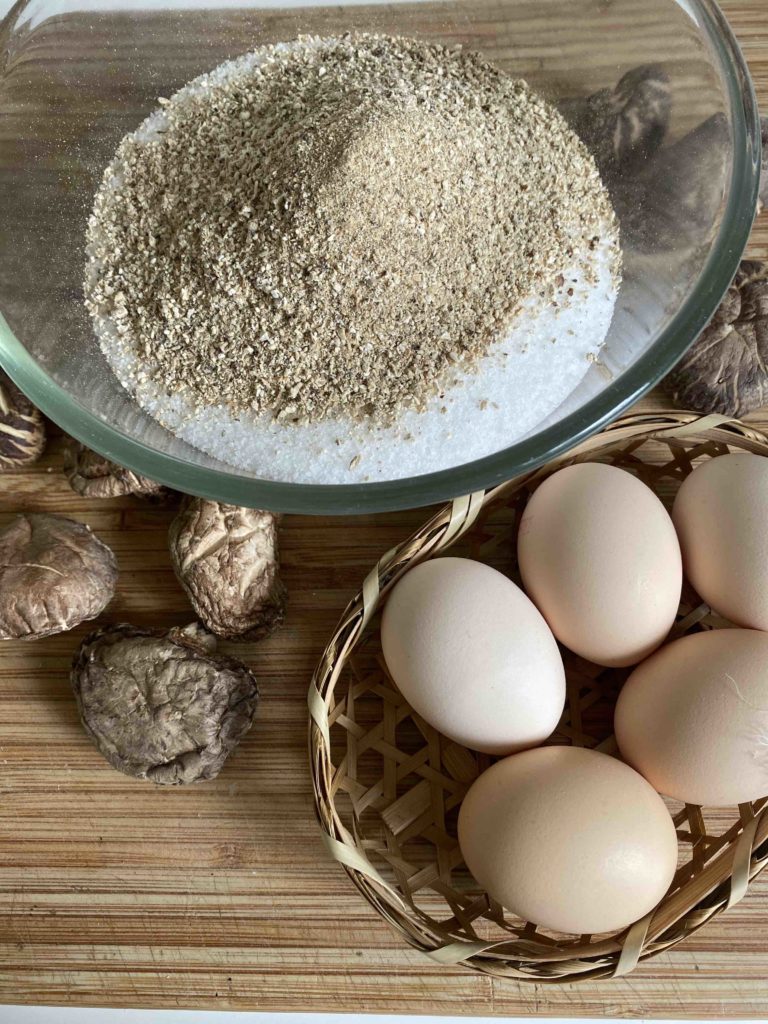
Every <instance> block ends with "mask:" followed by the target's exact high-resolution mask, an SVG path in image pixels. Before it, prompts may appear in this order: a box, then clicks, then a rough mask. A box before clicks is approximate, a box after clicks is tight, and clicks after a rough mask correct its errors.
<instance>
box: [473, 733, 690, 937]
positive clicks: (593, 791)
mask: <svg viewBox="0 0 768 1024" xmlns="http://www.w3.org/2000/svg"><path fill="white" fill-rule="evenodd" d="M459 844H460V846H461V852H462V854H463V855H464V859H465V861H466V864H467V867H468V868H469V870H470V871H471V872H472V874H473V875H474V877H475V879H476V880H477V881H478V882H479V883H480V885H481V886H483V888H484V889H485V890H486V891H487V892H488V893H489V895H490V896H491V897H492V898H493V899H494V900H496V901H497V902H498V903H501V904H502V905H503V906H505V907H507V909H508V910H511V911H512V912H513V913H514V914H517V915H518V916H520V917H522V918H524V919H525V920H526V921H533V922H534V923H536V924H538V925H541V926H544V927H546V928H551V929H553V930H554V931H558V932H575V933H577V934H583V933H595V932H610V931H617V930H619V929H621V928H626V927H627V926H628V925H630V924H632V923H633V922H634V921H636V920H638V919H639V918H641V917H643V916H644V915H645V914H647V913H648V911H650V910H652V909H653V907H655V906H656V904H657V903H658V902H659V900H660V899H661V898H662V896H663V895H664V894H665V892H666V891H667V889H668V888H669V886H670V883H671V881H672V877H673V875H674V873H675V868H676V865H677V838H676V835H675V828H674V825H673V824H672V819H671V818H670V816H669V813H668V812H667V809H666V807H665V806H664V801H663V800H662V799H661V797H660V796H659V795H658V794H657V793H656V792H655V791H654V790H653V789H652V788H651V786H649V785H648V783H647V782H646V781H645V779H643V778H642V777H641V776H640V775H638V774H637V772H635V771H633V769H632V768H629V767H628V766H627V765H625V764H622V763H621V762H620V761H617V760H616V759H615V758H612V757H608V756H607V755H606V754H600V753H598V752H597V751H594V750H583V749H581V748H578V747H543V748H540V749H539V750H528V751H526V752H525V753H523V754H515V755H514V756H513V757H508V758H506V759H505V760H503V761H498V762H497V763H496V764H495V765H493V766H492V767H491V768H489V769H488V771H486V772H485V773H484V774H483V775H481V776H480V778H479V779H478V780H477V781H476V782H475V783H474V784H473V785H472V787H471V788H470V790H469V792H468V793H467V795H466V797H465V799H464V803H463V804H462V806H461V810H460V812H459Z"/></svg>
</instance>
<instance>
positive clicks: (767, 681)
mask: <svg viewBox="0 0 768 1024" xmlns="http://www.w3.org/2000/svg"><path fill="white" fill-rule="evenodd" d="M614 727H615V731H616V741H617V743H618V745H619V749H620V750H621V753H622V755H623V757H624V758H625V759H626V760H627V761H628V762H629V763H630V764H632V765H633V766H634V767H635V768H636V769H637V770H638V771H639V772H641V773H642V774H643V775H644V776H645V778H646V779H648V781H649V782H650V783H651V785H652V786H653V787H654V788H655V789H657V790H658V791H659V792H660V793H664V794H666V795H667V796H671V797H675V798H676V799H677V800H683V801H684V802H685V803H689V804H707V805H709V806H713V807H722V806H727V805H732V804H740V803H745V802H746V801H748V800H757V799H758V798H760V797H763V796H766V795H767V794H768V634H766V633H759V632H757V631H756V630H752V629H717V630H711V631H708V632H705V633H692V634H690V635H689V636H684V637H681V638H680V639H679V640H675V641H674V643H671V644H668V645H667V646H666V647H662V649H661V650H660V651H657V652H656V654H654V655H653V656H652V657H650V658H649V659H648V660H647V661H645V662H643V664H642V665H639V666H638V667H637V668H636V669H635V671H634V672H633V673H632V675H631V676H630V677H629V679H628V680H627V681H626V683H625V684H624V687H623V689H622V691H621V693H620V695H619V700H618V702H617V705H616V716H615V720H614Z"/></svg>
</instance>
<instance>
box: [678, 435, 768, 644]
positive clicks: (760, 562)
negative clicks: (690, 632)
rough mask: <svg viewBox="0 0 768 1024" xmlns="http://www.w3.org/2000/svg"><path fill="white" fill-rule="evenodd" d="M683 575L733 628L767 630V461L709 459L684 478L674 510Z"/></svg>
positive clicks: (733, 457)
mask: <svg viewBox="0 0 768 1024" xmlns="http://www.w3.org/2000/svg"><path fill="white" fill-rule="evenodd" d="M672 518H673V520H674V523H675V527H676V528H677V533H678V536H679V537H680V546H681V548H682V551H683V567H684V569H685V574H686V576H687V577H688V579H689V580H690V581H691V583H692V584H693V586H694V587H695V589H696V591H697V593H698V594H699V595H700V596H701V597H702V598H703V600H704V601H706V602H707V604H708V605H710V606H711V607H712V608H714V610H715V611H717V612H719V613H720V615H723V616H724V617H725V618H726V619H729V620H730V621H731V622H733V623H735V624H736V625H737V626H747V627H749V628H751V629H766V630H768V529H767V528H766V527H767V526H768V459H766V458H764V457H762V456H760V455H751V454H749V453H742V454H737V455H721V456H719V457H718V458H716V459H708V460H707V461H706V462H703V463H702V464H701V465H700V466H699V467H698V468H697V469H695V470H694V471H693V473H691V475H690V476H688V477H686V479H685V480H684V481H683V484H682V486H681V488H680V490H679V491H678V492H677V498H676V499H675V504H674V507H673V509H672Z"/></svg>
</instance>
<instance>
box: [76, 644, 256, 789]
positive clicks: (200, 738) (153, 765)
mask: <svg viewBox="0 0 768 1024" xmlns="http://www.w3.org/2000/svg"><path fill="white" fill-rule="evenodd" d="M71 678H72V687H73V689H74V692H75V699H76V701H77V707H78V710H79V712H80V717H81V719H82V722H83V725H84V727H85V730H86V732H87V733H88V735H89V736H90V737H91V739H92V740H93V742H94V743H95V744H96V746H97V747H98V749H99V751H100V752H101V753H102V754H103V755H104V757H105V758H106V759H107V761H109V763H110V764H111V765H113V766H114V767H115V768H117V769H119V770H120V771H121V772H125V774H126V775H132V776H134V777H135V778H138V779H148V780H149V781H151V782H156V783H158V784H160V785H165V786H178V785H184V784H186V783H190V782H198V781H200V780H201V779H213V778H215V777H216V776H217V775H218V774H219V772H220V771H221V768H222V765H223V764H224V762H225V761H226V759H227V757H228V756H229V755H230V754H231V753H232V751H233V750H234V749H235V747H236V746H237V745H238V743H239V742H240V740H241V739H242V738H243V736H244V735H245V734H246V732H248V730H249V729H250V727H251V723H252V722H253V715H254V711H255V709H256V702H257V700H258V697H259V690H258V687H257V685H256V679H255V677H254V675H253V673H252V672H251V671H250V669H248V668H247V667H246V666H245V665H243V663H242V662H240V661H236V660H235V659H234V658H227V657H224V656H223V655H220V654H217V653H216V639H215V637H213V636H211V634H210V633H208V632H206V630H204V629H203V628H202V626H199V625H197V624H194V625H192V626H188V627H187V628H186V629H171V630H169V631H168V632H163V631H162V630H149V629H137V628H136V627H134V626H129V625H119V626H110V627H109V628H107V629H102V630H98V631H97V632H95V633H92V634H91V635H90V636H88V637H86V639H85V640H84V641H83V643H82V644H81V646H80V649H79V651H78V652H77V654H76V655H75V659H74V661H73V663H72V676H71Z"/></svg>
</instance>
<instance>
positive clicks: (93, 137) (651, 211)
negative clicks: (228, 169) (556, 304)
mask: <svg viewBox="0 0 768 1024" xmlns="http://www.w3.org/2000/svg"><path fill="white" fill-rule="evenodd" d="M0 14H2V15H4V20H3V21H2V23H1V24H0V225H1V226H0V309H1V310H2V312H3V314H4V319H3V318H2V317H0V362H1V363H2V365H3V366H4V367H5V368H6V369H7V371H8V372H9V373H10V375H11V376H12V377H13V378H14V379H15V380H16V381H17V383H18V384H19V385H20V386H21V387H22V388H23V390H24V391H25V392H26V393H27V394H28V395H29V396H30V398H31V399H32V400H33V401H34V402H36V404H37V405H39V406H40V408H41V409H43V411H44V412H45V413H47V415H49V416H50V417H51V418H52V419H53V420H55V421H56V422H57V423H59V424H60V425H61V426H62V427H63V428H64V429H65V430H66V431H68V432H69V433H71V434H73V435H74V436H75V437H77V438H79V439H80V440H81V441H83V442H84V443H85V444H87V445H89V446H90V447H92V448H94V449H96V450H98V451H100V452H102V453H103V454H105V455H107V456H108V457H110V458H112V459H114V460H116V461H117V462H120V463H123V464H124V465H127V466H130V467H131V468H133V469H135V470H138V471H139V472H141V473H144V474H146V475H148V476H151V477H154V478H156V479H157V480H161V481H163V482H164V483H167V484H169V485H170V486H172V487H175V488H177V489H179V490H182V491H188V492H192V493H196V494H200V495H205V496H208V497H213V498H217V499H219V500H223V501H228V502H233V503H236V504H240V505H252V506H266V507H269V508H273V509H279V510H283V511H293V512H309V513H328V512H331V513H333V512H339V513H340V512H366V511H383V510H385V509H394V508H404V507H412V506H416V505H423V504H427V503H430V502H432V501H435V500H438V499H444V498H446V497H449V496H454V495H456V494H461V493H467V492H470V491H474V490H478V489H482V488H484V487H488V486H490V485H492V484H494V483H497V482H499V481H501V480H503V479H506V478H509V477H512V476H515V475H516V474H518V473H521V472H523V471H525V470H528V469H530V468H532V467H534V466H536V465H537V464H539V463H541V462H543V461H544V460H546V459H548V458H550V457H552V456H553V455H555V454H556V453H558V452H560V451H563V450H564V449H567V448H568V447H570V446H571V445H574V444H576V443H577V442H578V441H580V440H581V439H583V438H584V437H585V436H587V435H588V434H590V433H592V432H594V431H596V430H598V429H599V428H600V427H602V426H603V425H604V424H605V423H607V422H608V421H609V420H610V419H611V418H613V417H615V416H616V415H618V414H619V413H620V412H621V411H622V410H623V409H625V408H626V407H627V406H628V405H629V404H630V403H631V402H634V401H635V400H636V399H637V398H639V397H640V396H641V395H642V394H643V393H644V392H645V391H646V390H647V389H648V388H650V387H652V386H653V384H655V383H656V382H657V381H658V380H659V379H660V378H661V377H662V376H663V375H664V374H665V373H666V372H667V371H668V370H669V368H670V367H671V366H672V365H673V364H674V363H675V361H676V360H677V359H678V358H679V357H680V355H681V354H682V353H683V352H684V350H685V349H686V347H687V346H688V345H689V344H690V343H691V341H692V340H693V338H694V337H695V336H696V334H697V333H698V332H699V331H700V329H701V328H702V327H703V325H704V324H705V323H706V321H707V320H708V318H709V317H710V316H711V314H712V312H713V311H714V309H715V307H716V305H717V303H718V302H719V301H720V298H721V297H722V295H723V293H724V291H725V289H726V288H727V286H728V283H729V281H730V279H731V277H732V275H733V273H734V271H735V269H736V266H737V263H738V260H739V258H740V256H741V253H742V251H743V248H744V245H745V243H746V239H747V235H748V233H749V229H750V226H751V223H752V218H753V212H754V209H755V201H756V194H757V182H758V173H759V146H758V140H759V130H758V120H757V111H756V105H755V99H754V94H753V91H752V87H751V84H750V79H749V75H748V72H747V69H746V67H745V64H744V60H743V58H742V55H741V53H740V51H739V48H738V46H737V44H736V41H735V40H734V38H733V35H732V34H731V32H730V29H729V28H728V25H727V24H726V22H725V20H724V18H723V16H722V14H721V12H720V11H719V9H718V8H717V6H716V4H714V3H712V2H711V0H642V2H640V0H406V2H402V3H398V2H394V3H393V2H387V0H364V2H358V0H334V2H332V3H322V2H321V0H254V2H247V0H245V2H239V0H165V2H163V0H157V2H153V0H137V2H129V0H20V2H18V3H16V4H14V5H9V4H8V3H7V0H0ZM348 30H359V31H378V32H387V33H396V34H402V35H416V36H421V37H425V38H429V39H433V40H438V41H441V42H446V43H451V44H455V43H462V44H464V45H466V46H468V47H469V48H472V49H475V50H478V51H480V52H481V53H482V54H483V55H484V56H485V57H486V58H487V59H489V60H491V61H494V62H496V63H498V64H499V65H500V66H502V67H504V68H505V69H507V70H508V71H510V72H512V73H513V74H515V75H519V76H522V77H524V78H526V79H528V80H529V82H530V83H531V84H532V85H533V86H534V87H535V88H536V89H538V90H539V91H540V92H541V93H542V94H544V95H545V96H546V97H547V98H549V99H550V100H552V101H553V102H555V103H566V104H567V103H568V101H569V100H573V99H574V98H575V97H580V96H586V95H587V94H590V93H593V92H595V91H596V90H598V89H602V88H612V87H613V86H614V85H615V84H616V82H617V81H618V79H619V78H620V77H621V75H622V74H623V73H624V72H626V71H627V70H629V69H631V68H633V67H635V66H637V65H640V64H647V63H654V64H660V65H661V66H662V68H663V69H664V71H665V72H666V74H667V76H668V77H669V80H670V83H671V95H672V115H671V123H670V129H669V133H668V135H667V138H666V140H665V142H664V146H663V148H662V149H661V151H660V152H659V153H658V154H657V156H656V157H655V158H654V159H653V160H652V161H649V163H648V166H647V167H646V168H644V169H643V174H644V175H645V188H644V190H643V192H642V194H641V195H640V194H639V193H638V192H637V191H636V182H635V179H634V178H633V177H632V176H625V177H618V178H616V180H614V181H613V182H612V183H611V190H612V193H613V196H614V200H615V202H616V205H617V207H618V209H619V211H620V218H621V226H622V245H623V249H624V283H623V285H622V289H621V293H620V296H619V301H618V304H617V308H616V312H615V315H614V322H613V326H612V328H611V332H610V334H609V336H608V340H607V344H606V347H605V350H604V353H603V355H602V360H601V361H602V365H599V366H594V367H592V369H591V370H590V372H589V373H588V374H587V376H586V377H585V379H584V381H583V383H582V384H581V385H580V386H579V388H578V389H577V390H576V392H574V394H573V395H572V396H571V398H570V399H569V400H568V401H567V402H566V403H565V404H564V405H563V406H561V407H560V408H559V409H558V410H557V412H556V413H555V414H554V415H552V416H550V417H549V418H548V420H546V421H545V422H544V423H543V424H542V425H541V426H540V428H538V429H537V430H536V431H535V432H534V433H533V434H531V435H529V436H528V437H526V438H525V439H524V440H522V441H519V442H518V443H515V444H513V445H511V446H510V447H508V448H506V449H504V450H503V451H499V452H497V453H496V454H494V455H491V456H490V457H488V458H484V459H481V460H479V461H475V462H470V463H467V464H465V465H462V466H459V467H456V468H454V469H450V470H445V471H443V472H439V473H431V474H428V475H422V476H417V477H412V478H410V479H405V480H397V481H392V482H385V483H371V484H355V485H334V486H318V485H300V484H285V483H280V482H277V481H270V480H265V479H259V478H258V476H257V475H255V474H249V473H247V472H243V471H240V470H236V469H233V468H231V467H228V466H226V465H224V464H223V463H221V462H217V461H216V460H214V459H212V458H210V457H208V456H206V455H204V454H202V453H201V452H198V451H196V450H195V449H193V448H191V447H190V446H189V445H187V444H186V443H184V442H182V441H180V440H178V439H177V438H175V437H174V436H172V435H171V434H170V433H169V432H168V431H166V430H165V429H164V428H162V427H161V426H159V425H158V424H157V423H156V422H154V421H153V420H152V419H150V418H149V417H148V416H147V415H146V414H145V413H143V412H142V411H141V410H140V409H139V408H138V406H137V405H136V403H135V402H134V401H132V399H131V398H130V397H129V396H128V395H127V394H126V393H125V392H124V391H123V390H122V388H121V387H120V385H119V384H118V382H117V380H116V379H115V377H114V376H113V375H112V373H111V371H110V370H109V368H108V366H107V363H106V360H105V359H104V357H103V356H102V354H101V351H100V349H99V346H98V344H97V342H96V340H95V338H94V336H93V332H92V330H91V325H90V321H89V318H88V316H87V314H86V312H85V310H84V308H83V302H82V288H81V281H82V275H83V266H84V262H85V257H84V231H85V224H86V220H87V217H88V214H89V211H90V206H91V201H92V197H93V194H94V191H95V189H96V188H97V186H98V184H99V181H100V178H101V174H102V171H103V168H104V167H105V166H106V164H107V163H108V162H109V160H110V158H111V156H112V154H113V152H114V150H115V148H116V146H117V144H118V142H119V141H120V139H121V138H122V136H123V135H124V134H125V133H126V132H128V131H131V130H133V129H134V128H135V127H136V126H137V125H138V124H139V122H140V121H141V120H142V119H143V118H144V117H145V116H146V115H147V114H148V113H149V112H150V111H152V110H153V109H154V108H155V107H156V106H157V98H158V97H159V96H169V95H171V94H172V93H173V92H174V91H175V90H176V89H178V88H180V87H181V86H182V85H183V84H184V83H186V82H187V81H188V80H189V79H191V78H194V77H195V76H197V75H199V74H201V73H202V72H204V71H207V70H209V69H210V68H213V67H214V66H215V65H217V64H219V63H220V62H221V61H223V60H226V59H228V58H230V57H234V56H237V55H238V54H240V53H243V52H245V51H247V50H249V49H252V48H253V47H255V46H258V45H261V44H263V43H267V42H275V41H278V40H285V39H291V38H293V37H295V36H296V35H298V34H300V33H314V34H318V35H326V36H327V35H337V34H339V33H342V32H344V31H348ZM649 182H650V183H651V185H652V187H651V188H648V184H649Z"/></svg>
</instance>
